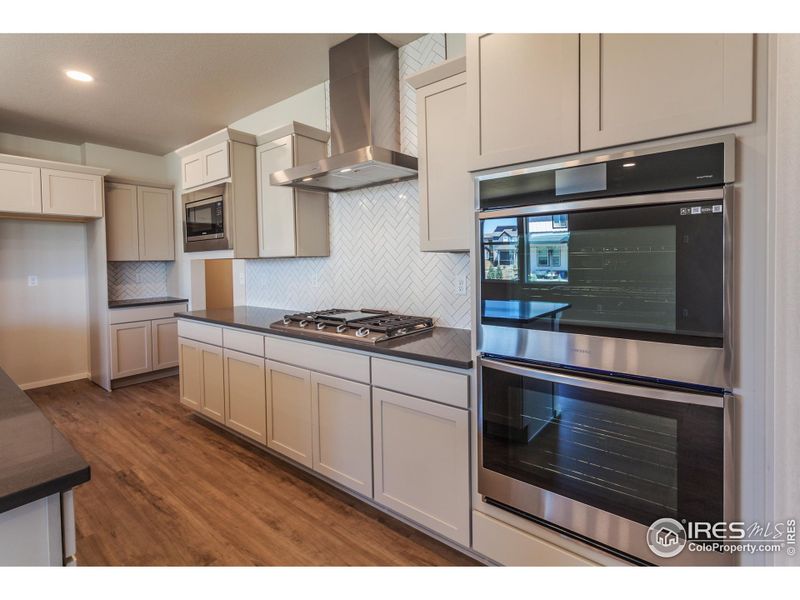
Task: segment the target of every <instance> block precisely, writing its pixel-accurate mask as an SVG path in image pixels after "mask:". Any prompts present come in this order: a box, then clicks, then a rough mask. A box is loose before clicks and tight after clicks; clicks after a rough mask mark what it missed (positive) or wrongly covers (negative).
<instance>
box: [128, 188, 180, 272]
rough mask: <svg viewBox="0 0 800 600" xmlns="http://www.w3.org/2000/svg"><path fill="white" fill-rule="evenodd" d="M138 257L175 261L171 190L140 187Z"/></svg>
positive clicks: (138, 193)
mask: <svg viewBox="0 0 800 600" xmlns="http://www.w3.org/2000/svg"><path fill="white" fill-rule="evenodd" d="M137 195H138V222H139V260H175V226H174V222H173V214H174V207H173V205H172V190H168V189H164V188H154V187H145V186H139V187H138V188H137Z"/></svg>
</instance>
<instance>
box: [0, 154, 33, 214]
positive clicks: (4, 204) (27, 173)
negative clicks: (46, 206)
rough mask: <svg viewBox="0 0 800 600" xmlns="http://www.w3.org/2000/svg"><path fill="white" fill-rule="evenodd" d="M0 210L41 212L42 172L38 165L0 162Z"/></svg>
mask: <svg viewBox="0 0 800 600" xmlns="http://www.w3.org/2000/svg"><path fill="white" fill-rule="evenodd" d="M0 212H14V213H17V212H18V213H34V214H36V213H41V212H42V174H41V170H40V169H39V168H38V167H25V166H23V165H10V164H5V163H0Z"/></svg>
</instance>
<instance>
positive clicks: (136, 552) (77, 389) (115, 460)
mask: <svg viewBox="0 0 800 600" xmlns="http://www.w3.org/2000/svg"><path fill="white" fill-rule="evenodd" d="M28 393H29V395H30V396H31V398H33V400H34V401H35V402H36V403H37V404H38V405H39V407H41V409H42V410H43V411H44V413H45V414H46V415H47V416H48V417H49V418H50V419H51V420H52V421H53V422H54V423H55V425H56V426H57V427H58V428H59V429H60V430H61V431H62V432H63V433H64V435H66V436H67V438H69V440H70V441H71V442H72V444H73V445H74V446H75V448H76V449H77V450H78V451H79V452H80V453H81V454H82V455H83V456H84V458H86V460H87V461H88V462H89V464H90V465H91V468H92V480H91V481H90V482H89V483H87V484H84V485H83V486H80V487H79V488H78V489H77V490H76V492H75V511H76V522H77V538H78V539H77V542H78V562H79V564H81V565H474V564H476V563H475V562H474V561H473V560H472V559H471V558H469V557H467V556H465V555H463V554H461V553H459V552H457V551H455V550H453V549H452V548H450V547H448V546H446V545H444V544H442V543H440V542H438V541H436V540H434V539H432V538H430V537H428V536H426V535H424V534H423V533H420V532H418V531H416V530H415V529H413V528H411V527H409V526H407V525H405V524H403V523H401V522H400V521H398V520H396V519H393V518H392V517H389V516H388V515H386V514H384V513H382V512H380V511H378V510H376V509H374V508H372V507H370V506H368V505H366V504H364V503H363V502H360V501H358V500H356V499H355V498H353V497H351V496H350V495H348V494H345V493H344V492H341V491H339V490H338V489H336V488H334V487H332V486H330V485H328V484H326V483H324V482H322V481H320V480H318V479H316V478H315V477H313V476H311V475H309V474H307V473H304V472H303V471H301V470H299V469H297V468H294V467H292V466H291V465H288V464H287V463H285V462H283V461H281V460H279V459H277V458H274V457H273V456H271V455H269V454H268V453H267V452H264V451H262V450H260V449H257V448H254V447H253V446H250V445H249V444H247V443H245V442H243V441H241V440H239V439H238V438H236V437H235V436H233V435H230V434H228V433H226V432H223V431H222V430H220V429H218V428H216V427H214V426H212V425H209V424H207V423H205V422H204V421H203V420H202V419H200V418H198V417H196V416H194V415H192V414H191V413H190V411H188V410H186V409H184V408H183V407H182V406H181V405H180V404H179V403H178V379H177V377H170V378H167V379H162V380H159V381H155V382H150V383H144V384H140V385H136V386H131V387H127V388H122V389H119V390H115V391H114V392H111V393H108V392H106V391H104V390H102V389H101V388H99V387H97V386H95V385H94V384H91V383H89V382H88V381H78V382H72V383H65V384H60V385H55V386H50V387H47V388H40V389H38V390H31V391H29V392H28Z"/></svg>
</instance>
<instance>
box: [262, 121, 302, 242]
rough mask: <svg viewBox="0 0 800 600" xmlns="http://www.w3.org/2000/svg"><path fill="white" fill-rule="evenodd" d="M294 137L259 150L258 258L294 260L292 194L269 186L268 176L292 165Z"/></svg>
mask: <svg viewBox="0 0 800 600" xmlns="http://www.w3.org/2000/svg"><path fill="white" fill-rule="evenodd" d="M292 141H293V136H291V135H287V136H286V137H284V138H281V139H280V140H276V141H274V142H270V143H268V144H264V145H263V146H259V147H258V151H257V153H256V160H257V163H256V164H257V167H258V255H259V256H263V257H276V256H294V255H295V252H296V250H297V247H296V243H297V234H296V229H295V202H294V194H295V191H294V190H293V189H292V188H288V187H283V186H272V185H270V183H269V175H270V173H274V172H275V171H280V170H282V169H288V168H290V167H292V166H293V165H294V162H293V160H292V155H293V143H292Z"/></svg>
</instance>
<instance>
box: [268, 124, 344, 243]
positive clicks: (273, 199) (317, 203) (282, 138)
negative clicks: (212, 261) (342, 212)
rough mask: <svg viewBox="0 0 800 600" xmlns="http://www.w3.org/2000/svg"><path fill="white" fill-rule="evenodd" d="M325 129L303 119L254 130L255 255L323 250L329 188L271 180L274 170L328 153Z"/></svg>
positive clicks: (327, 135)
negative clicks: (256, 132) (305, 187)
mask: <svg viewBox="0 0 800 600" xmlns="http://www.w3.org/2000/svg"><path fill="white" fill-rule="evenodd" d="M329 137H330V134H329V133H328V132H327V131H322V130H321V129H316V128H314V127H310V126H308V125H303V124H302V123H294V122H293V123H291V124H290V125H288V126H286V127H282V128H280V129H276V130H274V131H270V132H268V133H263V134H261V135H259V136H258V138H257V140H258V148H257V149H256V169H257V181H258V255H259V256H260V257H265V258H269V257H293V256H328V255H329V254H330V244H329V237H328V194H326V193H323V192H312V191H307V190H299V189H295V188H288V187H282V186H273V185H270V182H269V176H270V174H271V173H274V172H275V171H281V170H283V169H288V168H291V167H295V166H297V165H300V164H303V163H309V162H313V161H316V160H319V159H321V158H325V156H327V141H328V138H329Z"/></svg>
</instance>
